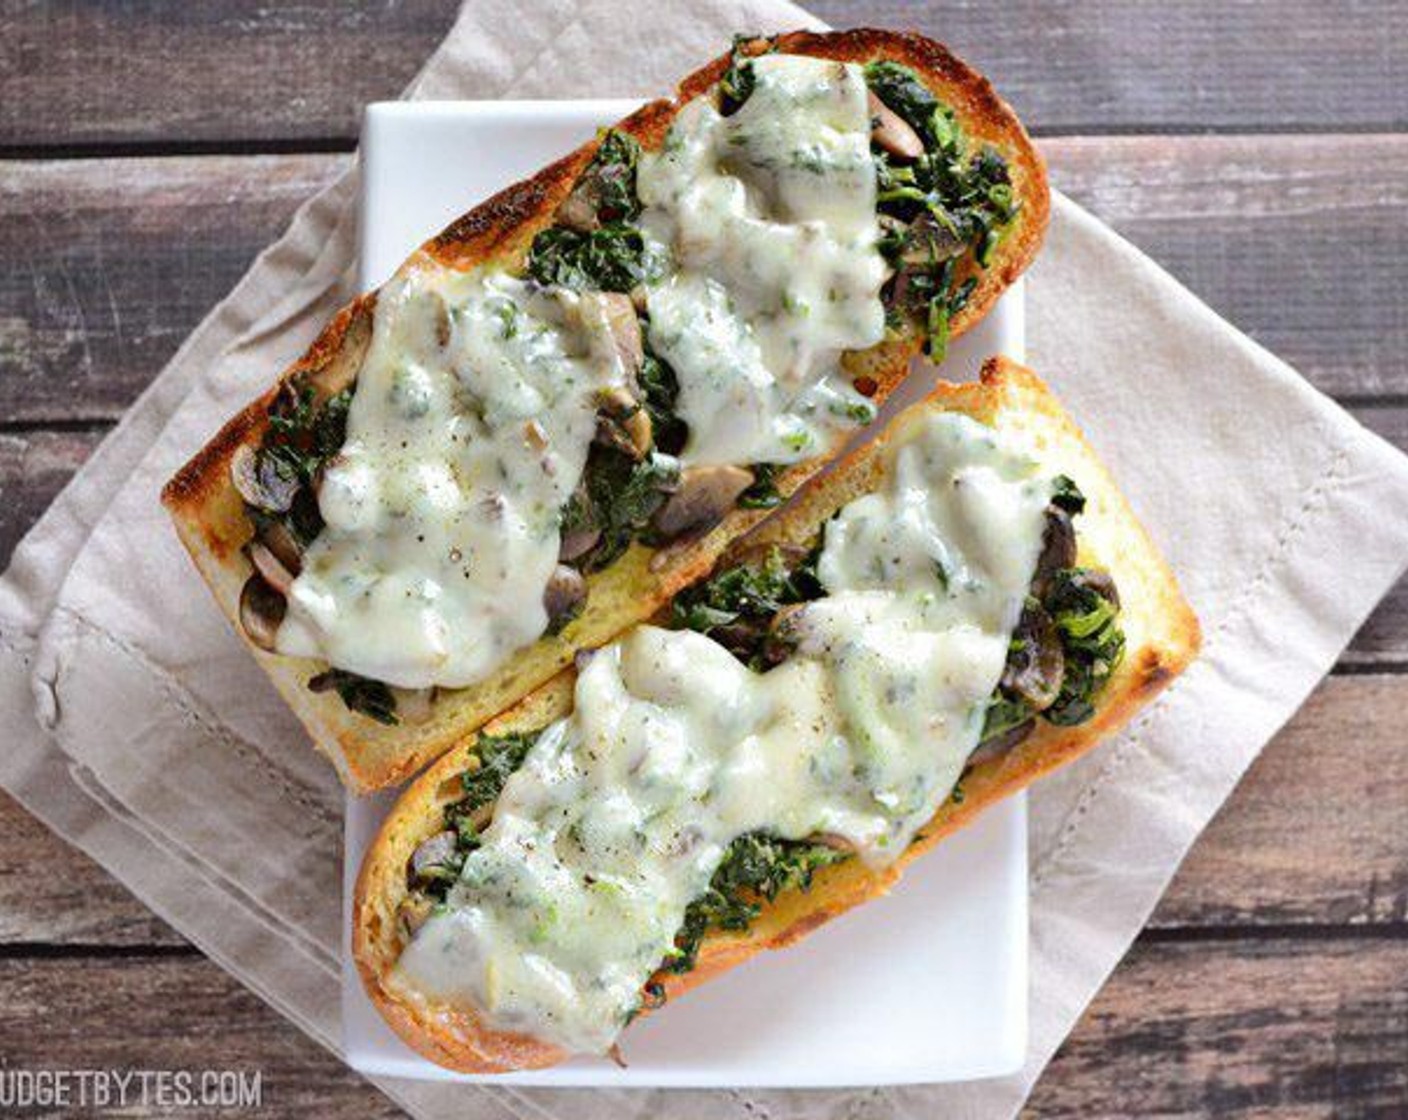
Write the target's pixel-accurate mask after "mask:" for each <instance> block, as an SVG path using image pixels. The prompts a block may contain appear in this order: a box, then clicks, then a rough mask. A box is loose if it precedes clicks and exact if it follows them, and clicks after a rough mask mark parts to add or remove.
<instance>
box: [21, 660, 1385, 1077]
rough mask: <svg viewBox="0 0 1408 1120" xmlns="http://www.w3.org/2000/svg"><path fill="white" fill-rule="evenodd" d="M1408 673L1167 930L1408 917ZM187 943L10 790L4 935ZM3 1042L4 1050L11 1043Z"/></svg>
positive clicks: (1352, 723)
mask: <svg viewBox="0 0 1408 1120" xmlns="http://www.w3.org/2000/svg"><path fill="white" fill-rule="evenodd" d="M1405 703H1408V677H1403V676H1342V677H1333V678H1331V679H1330V680H1328V681H1327V682H1325V683H1324V684H1323V685H1322V686H1321V687H1320V689H1319V690H1318V691H1317V692H1316V693H1315V694H1314V696H1313V697H1312V698H1311V700H1310V702H1309V703H1308V704H1307V705H1306V706H1305V708H1303V709H1302V710H1301V712H1300V713H1299V714H1298V715H1297V716H1296V717H1295V718H1294V719H1293V720H1292V721H1291V722H1290V724H1289V725H1288V726H1287V727H1286V729H1285V730H1284V731H1282V733H1281V734H1280V735H1279V736H1277V738H1276V739H1275V740H1274V741H1273V742H1272V743H1271V744H1270V745H1269V746H1268V747H1267V748H1266V751H1265V753H1264V754H1263V755H1262V757H1261V758H1260V759H1258V760H1257V762H1256V764H1255V765H1254V766H1253V767H1252V769H1251V772H1250V773H1249V774H1248V776H1247V778H1246V780H1245V781H1243V783H1242V785H1241V787H1240V788H1239V789H1238V790H1237V792H1236V793H1235V794H1234V795H1233V797H1232V799H1231V801H1230V802H1229V803H1228V804H1227V806H1225V807H1224V808H1223V810H1222V812H1221V813H1220V814H1218V816H1217V818H1216V820H1214V822H1213V824H1212V826H1211V827H1210V828H1209V829H1208V831H1207V832H1206V834H1205V835H1204V836H1203V837H1202V838H1201V839H1200V840H1199V842H1198V844H1197V845H1196V846H1195V847H1194V849H1193V851H1192V853H1191V854H1190V855H1189V857H1188V861H1187V863H1186V864H1185V865H1184V868H1183V870H1182V871H1181V872H1180V873H1179V875H1178V877H1177V879H1176V880H1175V881H1174V883H1173V886H1172V888H1171V889H1170V890H1169V893H1168V895H1167V896H1166V897H1165V898H1164V901H1163V903H1162V904H1161V905H1160V907H1159V909H1158V910H1157V912H1156V913H1155V915H1154V918H1153V920H1152V922H1151V926H1152V927H1154V928H1156V929H1163V930H1177V929H1207V928H1210V927H1219V928H1223V929H1239V930H1246V931H1250V930H1255V929H1256V928H1266V927H1277V928H1283V927H1286V926H1291V925H1310V926H1325V925H1330V924H1343V925H1356V926H1368V925H1375V926H1385V925H1387V924H1390V923H1399V924H1401V923H1403V922H1405V921H1408V847H1405V844H1404V838H1405V837H1408V755H1406V754H1405V752H1404V751H1402V750H1401V749H1400V746H1401V741H1402V734H1401V729H1402V721H1401V717H1400V714H1399V713H1400V712H1401V711H1402V709H1403V707H1404V705H1405ZM16 942H22V943H31V944H32V943H51V944H92V945H143V944H156V945H169V944H180V943H181V939H180V938H179V936H178V935H176V934H175V933H174V932H173V931H171V930H169V929H168V928H167V927H165V926H164V925H162V924H161V923H160V922H159V921H157V919H155V918H153V917H152V916H151V914H150V913H148V912H147V910H146V909H145V908H144V907H143V906H142V905H141V904H140V903H138V902H137V901H136V900H135V899H134V898H132V897H131V896H130V895H128V894H127V892H126V891H124V890H123V889H122V888H121V887H120V886H118V885H117V883H116V882H114V881H113V880H112V879H110V878H109V877H108V876H107V875H106V874H105V873H104V872H103V871H102V870H101V869H100V868H99V867H98V866H97V865H96V864H93V863H92V862H90V861H89V860H88V859H87V858H86V857H84V856H82V855H79V854H78V853H77V852H74V851H72V850H70V849H69V848H68V847H67V846H66V845H64V844H63V843H62V842H61V841H59V840H58V839H57V838H56V837H54V836H53V835H52V834H51V833H49V832H48V831H47V830H46V829H45V828H44V827H43V826H42V825H40V824H39V822H37V821H35V820H34V819H33V818H31V817H30V816H28V814H26V813H25V812H24V810H23V809H21V808H20V807H19V805H18V804H16V803H15V802H14V801H12V800H10V799H9V798H7V797H5V796H4V795H3V794H0V944H3V943H10V944H13V943H16ZM0 1052H3V1050H0Z"/></svg>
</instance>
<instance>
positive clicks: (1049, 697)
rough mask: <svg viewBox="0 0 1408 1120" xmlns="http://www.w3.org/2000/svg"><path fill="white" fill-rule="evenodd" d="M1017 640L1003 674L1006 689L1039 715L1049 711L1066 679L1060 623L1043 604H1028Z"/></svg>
mask: <svg viewBox="0 0 1408 1120" xmlns="http://www.w3.org/2000/svg"><path fill="white" fill-rule="evenodd" d="M1013 638H1014V639H1015V640H1014V642H1013V649H1012V651H1011V652H1010V653H1009V654H1008V657H1007V665H1006V667H1005V668H1004V669H1003V670H1002V687H1003V688H1004V689H1006V690H1007V691H1008V692H1010V693H1013V694H1015V695H1017V696H1020V697H1021V698H1022V699H1023V700H1025V701H1026V702H1027V703H1028V704H1030V705H1031V706H1032V707H1033V708H1035V709H1036V710H1037V711H1042V710H1044V709H1046V708H1049V707H1050V706H1051V705H1052V704H1053V703H1054V702H1055V700H1056V697H1057V695H1058V694H1059V693H1060V691H1061V681H1062V680H1063V679H1064V678H1065V675H1066V655H1065V653H1064V651H1063V650H1062V648H1061V636H1060V634H1059V633H1058V632H1057V630H1056V623H1054V622H1053V621H1052V620H1051V616H1050V615H1049V614H1047V613H1046V611H1045V610H1044V609H1043V608H1042V607H1041V606H1040V605H1039V604H1037V603H1036V602H1035V601H1033V600H1028V602H1027V605H1026V606H1025V607H1023V608H1022V617H1021V619H1020V620H1019V621H1018V623H1017V630H1016V632H1015V633H1014V634H1013Z"/></svg>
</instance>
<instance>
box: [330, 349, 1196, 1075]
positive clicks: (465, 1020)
mask: <svg viewBox="0 0 1408 1120" xmlns="http://www.w3.org/2000/svg"><path fill="white" fill-rule="evenodd" d="M913 407H914V408H915V409H943V410H949V411H954V412H960V413H965V414H967V415H970V416H973V417H974V418H976V419H979V420H981V421H983V422H985V423H990V424H994V425H996V426H998V427H999V428H1001V429H1008V430H1016V431H1020V432H1021V433H1023V434H1024V435H1025V436H1026V437H1027V438H1028V439H1029V440H1030V442H1031V444H1032V446H1034V447H1035V448H1036V454H1037V456H1038V458H1039V460H1040V462H1041V464H1042V468H1043V472H1044V473H1050V474H1057V473H1063V474H1066V475H1069V476H1070V477H1071V478H1073V479H1075V480H1076V483H1077V485H1079V486H1080V488H1081V490H1082V491H1083V492H1084V494H1085V496H1086V499H1087V505H1086V509H1085V512H1084V513H1083V514H1082V515H1081V517H1080V519H1079V543H1080V557H1079V562H1080V563H1081V564H1083V565H1090V566H1098V567H1104V568H1106V569H1108V570H1109V572H1110V573H1111V575H1112V576H1113V577H1114V579H1115V582H1116V584H1117V585H1118V587H1119V591H1120V599H1121V603H1122V607H1121V614H1120V618H1121V623H1122V625H1123V628H1124V632H1125V636H1126V643H1127V644H1126V653H1125V657H1124V659H1123V661H1122V662H1121V664H1120V665H1119V667H1118V669H1117V670H1116V672H1115V673H1114V675H1113V676H1112V677H1111V678H1110V680H1109V681H1108V683H1107V684H1106V686H1105V688H1104V690H1103V691H1102V692H1101V693H1100V695H1099V700H1098V708H1097V711H1096V714H1095V715H1094V717H1093V718H1091V719H1090V720H1089V721H1088V722H1086V723H1084V724H1081V725H1079V726H1074V727H1058V726H1055V725H1053V724H1049V723H1045V722H1043V721H1038V724H1037V728H1036V730H1035V731H1034V732H1033V733H1032V734H1031V735H1030V736H1028V738H1027V739H1025V740H1024V741H1023V742H1021V743H1020V744H1018V745H1017V746H1016V747H1013V748H1012V749H1011V750H1009V751H1008V753H1006V754H1005V755H1001V756H999V757H997V758H995V759H991V760H989V761H985V762H980V763H978V764H976V765H975V766H974V767H973V768H972V769H971V770H970V771H969V772H968V773H967V775H966V776H965V777H964V778H963V791H964V797H963V799H962V801H961V802H960V803H956V802H955V801H954V800H952V799H950V800H947V801H945V803H944V804H943V806H942V808H940V809H939V811H938V812H937V813H936V814H935V816H934V817H933V818H932V820H931V821H930V822H929V823H928V824H927V825H926V826H925V827H924V828H923V829H921V830H920V832H919V835H918V836H917V838H916V839H915V841H914V842H913V843H912V844H911V845H910V847H909V848H908V849H907V850H906V852H905V853H904V855H903V856H902V857H901V858H900V859H899V860H898V861H897V862H896V863H895V864H894V865H892V866H891V867H889V868H888V869H886V870H885V871H883V872H873V871H870V870H868V869H867V868H866V867H865V866H864V865H863V864H862V863H861V862H860V861H859V860H848V861H845V862H843V863H839V864H834V865H832V866H830V867H826V868H823V869H822V870H821V871H819V872H818V873H817V875H816V877H815V879H814V880H813V882H812V885H811V887H810V889H809V890H807V891H805V892H804V891H797V890H792V891H787V892H784V893H782V894H781V895H779V896H778V897H777V899H776V900H775V901H774V902H772V903H770V904H768V905H766V906H765V908H764V909H763V911H762V913H761V915H760V916H759V918H758V919H757V920H756V921H755V922H754V923H753V925H752V927H751V928H750V929H749V930H747V932H744V933H720V932H712V933H710V934H709V935H708V936H707V937H706V939H705V941H704V943H703V945H702V946H701V947H700V951H699V954H698V964H697V966H696V967H695V968H694V970H693V971H691V972H689V973H687V974H685V975H682V976H681V975H674V974H670V973H663V972H662V973H660V974H657V976H656V977H655V978H654V979H655V981H656V982H657V983H659V984H660V985H662V986H663V988H664V990H665V992H666V995H667V996H668V997H669V998H671V999H673V998H674V997H676V996H678V995H680V994H681V993H683V992H685V991H687V990H688V989H690V988H693V987H694V986H695V985H697V984H701V983H703V982H704V981H705V980H707V979H709V978H710V977H711V976H715V975H717V974H719V973H721V972H723V971H725V970H726V969H729V968H732V967H733V966H734V965H737V964H740V963H741V962H743V961H745V960H747V959H748V958H750V957H752V956H754V955H756V954H757V953H759V952H761V951H762V950H764V949H780V948H783V947H785V946H787V945H790V944H792V943H793V942H795V941H797V940H798V939H799V938H801V937H803V936H805V935H806V934H808V933H810V932H811V931H812V930H814V929H816V928H818V927H819V926H821V925H822V924H824V923H825V922H827V921H829V920H830V919H832V918H834V917H836V916H837V915H839V914H841V913H843V912H844V911H846V910H849V909H850V908H851V907H853V906H856V905H859V904H860V903H862V902H865V901H867V900H869V899H872V898H875V897H877V896H879V895H882V894H884V893H885V892H886V891H887V890H889V888H890V887H891V886H892V885H893V884H894V882H895V881H896V880H897V879H898V878H899V877H900V874H901V873H902V872H903V870H904V868H905V867H906V866H907V865H908V864H909V862H910V861H911V860H914V859H916V858H918V857H919V856H920V855H921V854H923V853H924V852H926V851H928V850H929V849H930V848H932V847H933V846H934V845H935V844H937V843H938V842H939V841H940V840H941V839H943V837H945V836H947V835H948V834H949V833H951V832H953V831H954V830H955V829H957V828H960V827H962V826H963V825H964V824H966V823H967V822H969V821H971V820H972V819H973V818H974V817H976V816H977V815H978V814H979V813H981V812H982V811H983V810H984V809H985V808H987V807H988V806H989V805H991V804H993V803H994V802H996V801H998V800H999V799H1001V798H1004V797H1006V796H1008V795H1009V794H1012V793H1015V792H1017V791H1018V790H1020V789H1023V788H1025V787H1026V786H1028V785H1030V784H1031V783H1032V782H1034V781H1035V780H1036V779H1037V778H1039V777H1041V776H1042V775H1043V774H1045V773H1047V772H1049V771H1051V770H1054V769H1055V768H1057V767H1058V766H1062V765H1064V764H1066V763H1068V762H1070V761H1072V760H1073V759H1075V758H1078V757H1079V756H1080V755H1082V754H1084V753H1085V752H1086V751H1089V750H1091V749H1092V748H1093V747H1094V746H1095V745H1096V744H1097V743H1098V742H1099V741H1100V740H1101V739H1103V738H1104V737H1105V736H1107V735H1109V734H1110V733H1112V732H1114V731H1115V730H1117V729H1118V728H1120V727H1121V726H1123V725H1124V724H1125V723H1127V722H1128V721H1129V720H1130V719H1131V718H1132V717H1133V716H1134V714H1135V713H1136V712H1137V711H1138V710H1139V709H1140V708H1141V707H1142V706H1144V705H1145V704H1147V703H1148V702H1149V700H1150V699H1151V698H1152V697H1153V696H1154V695H1155V694H1156V693H1158V692H1159V691H1160V690H1161V689H1163V688H1165V687H1166V686H1167V685H1168V684H1169V683H1170V682H1171V681H1172V680H1173V679H1174V677H1176V676H1177V675H1178V674H1179V673H1180V672H1181V671H1182V670H1183V669H1184V667H1186V666H1187V665H1188V663H1189V662H1190V661H1191V660H1192V659H1193V657H1194V655H1195V654H1196V652H1197V649H1198V645H1199V629H1198V621H1197V619H1196V617H1195V616H1194V614H1193V612H1192V610H1191V609H1190V607H1189V606H1188V604H1187V602H1186V601H1185V600H1184V598H1183V596H1182V594H1181V593H1180V591H1179V588H1178V584H1177V582H1176V580H1175V579H1174V576H1173V573H1172V572H1171V571H1170V570H1169V568H1168V565H1167V564H1166V563H1165V561H1164V559H1163V557H1162V556H1161V555H1160V554H1159V551H1158V549H1157V548H1156V547H1155V546H1154V544H1153V542H1152V541H1151V540H1150V539H1149V536H1148V534H1147V533H1146V532H1145V531H1144V529H1143V528H1142V527H1141V525H1140V524H1139V521H1138V520H1137V519H1136V517H1135V515H1134V512H1133V510H1131V509H1130V507H1129V503H1128V502H1127V501H1126V500H1125V499H1124V497H1123V496H1122V495H1121V494H1120V492H1119V490H1118V489H1117V488H1116V486H1115V483H1114V480H1113V479H1112V478H1111V477H1110V474H1109V472H1108V471H1107V470H1106V469H1105V467H1104V466H1103V465H1102V464H1101V462H1100V460H1099V459H1098V458H1097V457H1096V455H1095V452H1094V451H1093V450H1092V449H1091V447H1090V445H1089V444H1088V443H1087V442H1086V440H1085V438H1084V437H1083V435H1082V434H1081V432H1080V430H1079V428H1077V427H1076V425H1075V423H1074V421H1072V419H1071V418H1070V417H1069V416H1068V415H1067V414H1066V413H1065V412H1064V411H1063V410H1062V409H1061V406H1060V405H1059V404H1058V403H1057V401H1056V399H1055V398H1054V397H1053V396H1052V394H1051V392H1050V391H1049V390H1048V389H1047V388H1046V386H1045V385H1044V384H1043V383H1042V382H1041V381H1040V380H1039V379H1038V378H1037V377H1036V375H1035V374H1033V373H1032V372H1030V371H1029V370H1027V369H1024V368H1022V367H1020V366H1018V365H1016V364H1015V363H1012V362H1009V361H1006V360H1003V359H993V360H991V361H989V362H988V363H987V365H986V366H985V367H984V370H983V374H982V378H981V381H980V382H976V383H970V384H964V385H950V384H941V385H940V386H939V387H938V388H937V389H936V390H935V391H934V393H933V394H932V395H931V396H929V397H928V398H927V399H926V400H924V401H922V402H920V403H919V404H917V405H915V406H913ZM896 426H897V425H896V424H891V425H890V426H889V427H888V428H887V429H886V431H885V432H883V433H881V434H880V436H879V437H877V439H876V440H875V441H873V442H871V443H869V444H867V445H865V446H864V447H862V448H861V449H859V450H858V451H856V452H854V453H853V454H851V455H850V456H849V457H847V458H846V459H845V460H843V461H842V462H840V463H839V464H838V465H837V466H836V468H835V469H834V470H833V471H832V472H831V473H829V474H828V475H827V476H825V477H824V478H823V479H821V480H819V481H818V482H817V483H815V484H814V485H813V486H812V487H810V488H809V489H808V490H807V491H806V492H805V493H804V494H803V495H802V496H801V497H800V498H799V500H798V501H796V502H794V503H792V504H791V505H789V506H788V507H787V508H786V509H784V510H782V511H781V512H779V513H778V514H777V515H776V516H774V517H773V518H771V519H770V520H769V521H767V522H766V523H765V524H764V525H762V526H760V527H759V528H758V529H757V530H756V531H755V532H754V533H752V534H751V535H750V536H749V537H748V538H747V540H746V541H745V542H740V544H739V546H738V547H739V548H740V549H742V548H744V547H746V548H748V549H750V550H751V549H753V548H754V547H756V545H758V544H760V543H777V544H794V545H807V544H809V543H810V542H811V541H812V540H813V539H814V537H815V534H816V532H817V530H818V528H819V527H820V526H822V525H823V524H825V522H826V521H827V520H828V519H829V518H830V516H831V515H832V514H833V513H834V512H836V510H838V509H839V508H840V507H841V506H843V505H844V504H846V503H847V502H849V501H850V500H852V499H853V498H856V497H858V496H859V495H861V494H864V493H868V492H871V491H874V490H875V489H877V488H878V486H879V485H880V483H881V481H882V479H883V476H884V471H885V469H886V468H885V458H886V457H885V455H884V454H883V451H884V448H885V446H886V443H887V440H888V438H889V436H890V434H891V433H893V432H894V431H895V430H896ZM727 560H728V557H727V556H725V557H724V559H723V562H724V563H726V562H727ZM574 679H575V677H574V674H573V673H572V671H570V670H569V671H567V672H565V673H563V674H561V675H560V676H558V677H557V678H555V679H554V680H552V681H551V682H550V683H549V684H547V685H546V686H544V687H543V688H542V689H540V690H538V691H537V692H536V693H534V694H533V695H532V696H530V697H528V698H527V699H526V700H525V701H524V702H523V703H522V704H520V705H519V706H518V707H516V708H514V709H513V710H512V711H509V712H507V713H505V714H504V715H502V716H501V717H499V718H498V719H496V720H494V721H493V722H492V723H491V724H489V725H488V726H487V727H486V729H485V730H486V732H489V733H497V734H503V733H506V732H509V731H514V730H526V729H531V728H537V727H541V726H543V725H544V724H545V723H547V722H548V721H550V720H553V719H557V718H560V717H561V716H563V715H565V714H567V713H568V712H569V711H570V709H571V705H572V695H573V683H574ZM475 750H476V742H475V740H473V739H471V740H470V741H468V742H465V743H463V744H461V745H460V746H458V747H456V748H455V749H454V750H452V751H451V752H449V753H448V754H446V755H445V756H444V757H443V758H441V759H440V761H439V762H438V763H436V764H435V765H434V766H433V767H431V768H430V769H429V770H428V771H427V772H426V773H425V774H423V775H422V776H421V777H420V778H419V779H418V780H417V781H416V782H415V783H414V784H412V785H411V786H410V787H409V788H408V789H407V790H406V792H405V793H404V794H403V795H402V797H401V799H400V800H399V801H398V802H397V804H396V806H395V808H394V809H393V810H392V812H391V814H390V816H389V817H387V819H386V821H385V823H384V824H383V826H382V829H381V832H380V834H379V835H378V836H377V839H376V840H375V842H374V843H373V845H372V847H371V848H370V849H369V851H368V852H367V855H366V859H365V861H364V863H363V865H362V869H361V874H360V877H359V879H358V882H357V891H356V897H355V900H354V904H353V910H352V921H353V931H352V933H353V948H354V954H355V957H356V961H357V966H358V968H359V970H360V971H361V975H362V979H363V981H364V983H365V985H366V989H367V992H368V993H369V994H370V996H371V999H372V1001H373V1002H374V1003H375V1004H376V1006H377V1007H378V1008H379V1009H380V1011H381V1013H382V1015H384V1016H385V1018H386V1020H387V1022H388V1023H390V1024H391V1026H392V1027H393V1028H394V1029H395V1030H396V1033H397V1034H399V1035H400V1036H401V1037H402V1038H403V1039H405V1041H406V1042H407V1043H409V1044H410V1045H411V1046H412V1047H414V1048H415V1049H416V1050H417V1051H419V1052H420V1053H421V1054H424V1055H425V1056H426V1057H427V1058H430V1059H431V1060H432V1061H435V1062H438V1063H439V1064H441V1065H443V1066H448V1067H450V1068H452V1069H457V1070H464V1071H472V1072H501V1071H504V1070H511V1069H523V1068H533V1067H540V1066H546V1065H551V1064H553V1063H555V1062H557V1061H560V1060H562V1058H563V1057H565V1055H564V1054H563V1053H562V1052H561V1051H560V1050H559V1049H556V1048H554V1047H552V1046H549V1045H545V1044H544V1043H541V1042H539V1041H537V1040H535V1039H533V1038H530V1037H526V1036H523V1035H518V1034H506V1033H503V1032H497V1031H494V1030H490V1029H488V1028H486V1027H485V1026H484V1025H483V1024H482V1023H481V1022H480V1021H479V1019H478V1018H477V1017H476V1013H475V1010H474V1008H472V1007H464V1006H450V1005H447V1004H444V1003H440V1002H436V1001H434V1000H432V999H430V998H427V997H420V998H416V997H414V996H412V995H407V994H405V993H403V992H401V991H400V990H399V989H393V987H392V986H391V985H390V984H389V983H388V976H389V974H390V972H391V970H392V969H393V968H394V966H395V964H396V961H397V958H398V955H399V952H400V945H401V942H400V939H399V934H398V931H397V907H398V906H399V905H400V903H401V901H402V900H403V899H404V898H405V897H406V895H407V893H408V887H407V875H406V868H407V861H408V860H409V859H410V856H411V853H412V852H413V851H414V850H415V848H416V846H417V845H418V844H419V843H420V842H421V841H422V840H424V839H425V838H426V837H427V836H429V835H430V834H432V833H434V832H436V831H438V830H440V829H442V828H443V827H444V824H443V823H442V821H443V809H444V806H445V805H446V804H447V803H449V802H452V801H455V800H457V799H458V798H459V797H460V796H462V788H461V786H460V784H459V782H458V776H459V774H460V773H461V772H462V771H463V770H465V769H466V768H467V766H469V765H470V763H471V759H472V758H473V756H474V755H475ZM666 1012H668V1003H667V1004H666Z"/></svg>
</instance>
